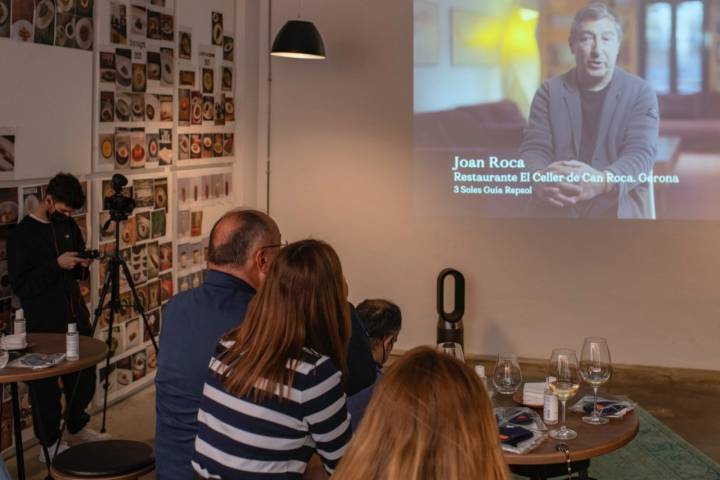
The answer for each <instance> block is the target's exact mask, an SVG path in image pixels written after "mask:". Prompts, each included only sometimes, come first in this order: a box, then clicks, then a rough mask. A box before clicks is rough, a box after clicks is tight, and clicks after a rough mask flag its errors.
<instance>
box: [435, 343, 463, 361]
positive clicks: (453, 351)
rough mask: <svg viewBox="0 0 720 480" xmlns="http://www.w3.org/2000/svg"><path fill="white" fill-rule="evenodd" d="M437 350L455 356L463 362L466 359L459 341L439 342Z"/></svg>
mask: <svg viewBox="0 0 720 480" xmlns="http://www.w3.org/2000/svg"><path fill="white" fill-rule="evenodd" d="M436 350H437V351H438V352H441V353H444V354H446V355H450V356H451V357H453V358H457V359H458V360H460V361H461V362H464V361H465V356H464V355H463V349H462V346H461V345H460V344H459V343H457V342H441V343H438V345H437V348H436Z"/></svg>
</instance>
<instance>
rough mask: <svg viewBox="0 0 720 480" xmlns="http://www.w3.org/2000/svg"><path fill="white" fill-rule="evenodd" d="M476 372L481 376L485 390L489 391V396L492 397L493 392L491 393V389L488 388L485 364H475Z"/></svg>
mask: <svg viewBox="0 0 720 480" xmlns="http://www.w3.org/2000/svg"><path fill="white" fill-rule="evenodd" d="M475 373H477V376H478V377H480V380H481V381H482V383H483V387H485V392H487V394H488V396H490V397H492V393H490V389H489V388H488V383H487V377H486V376H485V367H484V366H483V365H475Z"/></svg>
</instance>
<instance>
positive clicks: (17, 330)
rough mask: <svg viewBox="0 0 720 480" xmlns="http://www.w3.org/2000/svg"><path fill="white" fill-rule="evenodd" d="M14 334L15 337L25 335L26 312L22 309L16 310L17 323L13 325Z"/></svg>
mask: <svg viewBox="0 0 720 480" xmlns="http://www.w3.org/2000/svg"><path fill="white" fill-rule="evenodd" d="M13 333H14V334H15V335H25V334H26V333H27V330H25V312H24V311H23V309H22V308H18V309H17V310H15V322H14V323H13Z"/></svg>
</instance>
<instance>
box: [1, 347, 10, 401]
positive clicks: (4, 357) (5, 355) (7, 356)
mask: <svg viewBox="0 0 720 480" xmlns="http://www.w3.org/2000/svg"><path fill="white" fill-rule="evenodd" d="M9 359H10V354H9V353H8V351H7V350H5V339H4V338H3V334H2V333H0V368H5V365H7V363H8V360H9ZM0 391H2V389H0Z"/></svg>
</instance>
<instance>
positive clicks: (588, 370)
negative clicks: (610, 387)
mask: <svg viewBox="0 0 720 480" xmlns="http://www.w3.org/2000/svg"><path fill="white" fill-rule="evenodd" d="M580 375H581V376H582V379H583V380H585V382H587V383H589V384H590V386H591V387H592V389H593V392H595V399H594V401H593V409H592V413H591V414H590V416H586V417H582V420H583V422H585V423H589V424H590V425H603V424H605V423H608V421H609V420H608V419H607V418H605V417H602V416H601V415H600V411H599V410H598V408H597V401H598V400H597V395H598V387H600V385H602V384H603V383H605V382H607V381H608V380H610V376H611V375H612V362H611V360H610V349H609V348H608V344H607V340H605V339H604V338H601V337H588V338H586V339H585V342H584V343H583V347H582V352H581V353H580Z"/></svg>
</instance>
